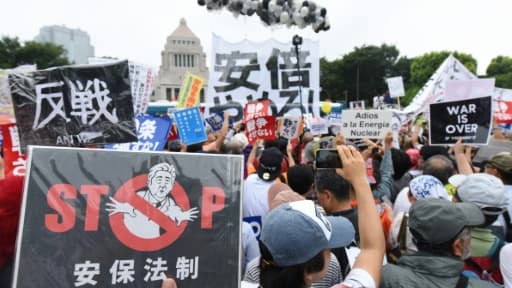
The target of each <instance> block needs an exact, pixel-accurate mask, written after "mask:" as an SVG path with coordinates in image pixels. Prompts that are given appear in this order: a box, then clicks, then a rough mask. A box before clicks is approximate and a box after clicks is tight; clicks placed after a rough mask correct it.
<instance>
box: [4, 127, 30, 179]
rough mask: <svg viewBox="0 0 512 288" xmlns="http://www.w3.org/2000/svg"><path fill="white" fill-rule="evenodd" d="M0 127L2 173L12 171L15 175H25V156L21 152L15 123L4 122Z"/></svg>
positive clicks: (6, 173) (7, 173)
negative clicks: (0, 136) (0, 137)
mask: <svg viewBox="0 0 512 288" xmlns="http://www.w3.org/2000/svg"><path fill="white" fill-rule="evenodd" d="M0 127H1V129H2V138H3V150H2V153H3V159H4V174H5V175H9V174H11V173H12V174H13V175H15V176H25V171H26V158H27V157H26V155H25V154H23V153H22V152H21V147H20V139H19V136H18V128H17V127H16V124H14V123H10V124H4V125H0Z"/></svg>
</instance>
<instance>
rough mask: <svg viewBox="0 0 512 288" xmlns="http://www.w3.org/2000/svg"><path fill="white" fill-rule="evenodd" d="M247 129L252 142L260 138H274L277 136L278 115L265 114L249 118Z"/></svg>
mask: <svg viewBox="0 0 512 288" xmlns="http://www.w3.org/2000/svg"><path fill="white" fill-rule="evenodd" d="M245 129H246V133H247V138H248V140H249V143H251V144H253V143H255V142H256V140H258V139H263V140H273V139H275V138H276V135H275V131H276V117H274V116H264V117H259V118H256V119H251V120H248V121H247V123H246V126H245Z"/></svg>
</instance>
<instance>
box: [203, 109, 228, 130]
mask: <svg viewBox="0 0 512 288" xmlns="http://www.w3.org/2000/svg"><path fill="white" fill-rule="evenodd" d="M204 121H206V123H208V125H210V127H212V130H213V131H219V130H220V129H221V128H222V124H224V114H223V113H217V114H213V115H210V116H209V117H207V118H205V119H204Z"/></svg>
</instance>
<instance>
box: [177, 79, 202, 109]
mask: <svg viewBox="0 0 512 288" xmlns="http://www.w3.org/2000/svg"><path fill="white" fill-rule="evenodd" d="M203 83H204V79H203V78H201V77H199V76H197V75H194V74H192V73H190V72H187V74H185V79H184V80H183V84H182V85H181V89H180V95H179V97H178V108H189V107H195V106H198V105H199V95H200V93H201V88H203Z"/></svg>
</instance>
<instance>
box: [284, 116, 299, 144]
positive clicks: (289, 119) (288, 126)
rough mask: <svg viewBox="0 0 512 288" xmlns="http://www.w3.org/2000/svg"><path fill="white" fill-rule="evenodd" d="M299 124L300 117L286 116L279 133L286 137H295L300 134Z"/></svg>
mask: <svg viewBox="0 0 512 288" xmlns="http://www.w3.org/2000/svg"><path fill="white" fill-rule="evenodd" d="M299 124H300V119H299V117H296V116H285V117H284V118H283V124H282V125H281V129H280V130H279V134H280V135H281V136H282V137H284V138H286V139H295V138H297V137H298V136H299Z"/></svg>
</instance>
